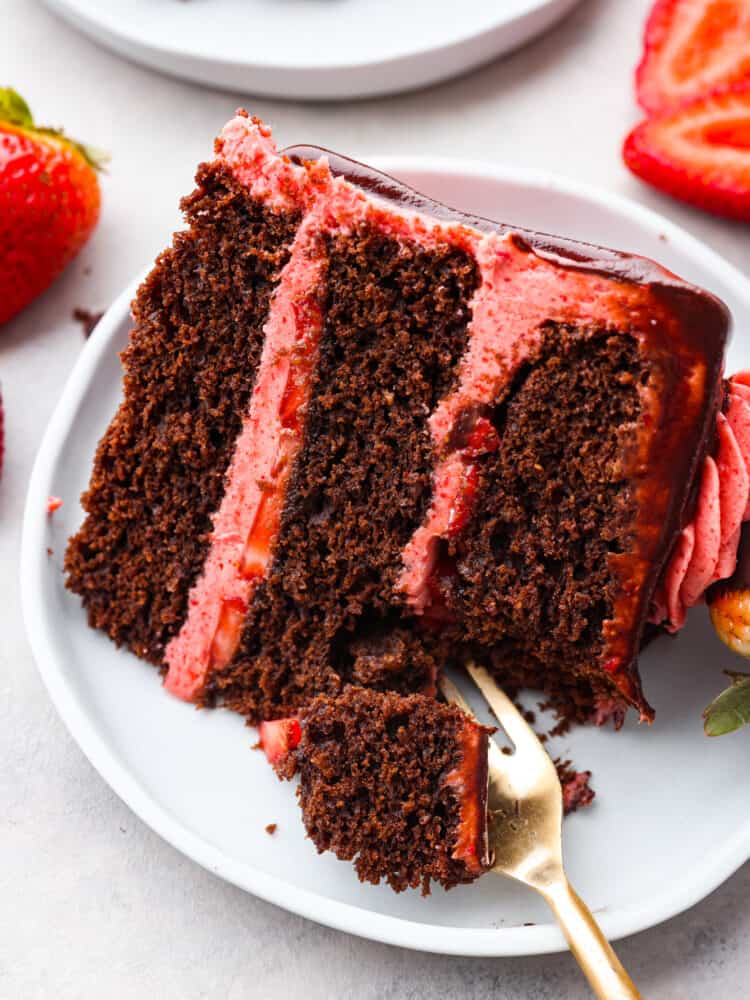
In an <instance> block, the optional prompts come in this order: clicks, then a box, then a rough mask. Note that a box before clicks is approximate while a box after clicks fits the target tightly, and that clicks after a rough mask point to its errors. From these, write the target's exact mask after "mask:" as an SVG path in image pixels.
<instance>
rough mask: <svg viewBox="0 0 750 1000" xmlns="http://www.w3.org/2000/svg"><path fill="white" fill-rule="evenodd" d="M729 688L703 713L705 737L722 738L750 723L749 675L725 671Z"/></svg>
mask: <svg viewBox="0 0 750 1000" xmlns="http://www.w3.org/2000/svg"><path fill="white" fill-rule="evenodd" d="M724 673H725V674H726V676H727V677H729V679H730V680H731V682H732V683H731V684H730V685H729V687H728V688H727V689H726V690H725V691H722V692H721V694H720V695H719V696H718V697H717V698H714V700H713V701H712V702H711V704H710V705H709V706H708V708H707V709H706V710H705V711H704V713H703V720H704V722H703V729H704V732H705V733H706V736H724V735H725V734H726V733H733V732H734V731H735V730H736V729H739V728H740V726H743V725H746V724H747V723H750V674H742V673H739V672H738V671H735V670H725V671H724Z"/></svg>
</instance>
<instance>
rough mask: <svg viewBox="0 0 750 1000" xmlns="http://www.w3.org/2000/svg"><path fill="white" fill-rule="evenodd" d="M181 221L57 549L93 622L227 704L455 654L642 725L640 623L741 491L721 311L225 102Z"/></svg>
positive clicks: (738, 421)
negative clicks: (300, 143) (69, 528)
mask: <svg viewBox="0 0 750 1000" xmlns="http://www.w3.org/2000/svg"><path fill="white" fill-rule="evenodd" d="M184 208H185V212H186V215H187V220H188V224H189V229H188V230H186V231H185V232H182V233H179V234H177V236H176V237H175V240H174V243H173V245H172V247H171V248H170V249H169V250H167V251H166V252H165V253H164V254H163V255H162V256H161V257H160V258H159V260H158V261H157V263H156V265H155V268H154V270H153V272H152V273H151V275H150V276H149V278H148V279H147V280H146V282H145V283H144V285H143V286H142V288H141V289H140V291H139V293H138V297H137V299H136V303H135V307H134V316H135V325H134V330H133V334H132V338H131V342H130V346H129V347H128V349H127V350H126V352H125V354H124V359H123V360H124V365H125V398H124V402H123V404H122V406H121V408H120V410H119V412H118V414H117V415H116V417H115V419H114V421H113V423H112V425H111V426H110V428H109V430H108V431H107V433H106V435H105V437H104V439H103V441H102V443H101V445H100V447H99V451H98V453H97V457H96V460H95V466H94V473H93V477H92V481H91V485H90V487H89V490H88V492H87V493H86V494H85V496H84V498H83V505H84V508H85V510H86V514H87V516H86V519H85V521H84V523H83V526H82V527H81V529H80V531H79V532H78V534H77V535H76V536H75V537H74V538H73V539H72V540H71V542H70V545H69V548H68V552H67V558H66V567H67V573H68V585H69V587H70V588H71V589H72V590H73V591H75V592H76V593H78V594H80V595H81V597H82V598H83V601H84V604H85V606H86V608H87V609H88V614H89V620H90V622H91V624H92V625H93V626H95V627H97V628H102V629H104V630H105V631H106V632H107V633H108V634H109V635H110V636H112V638H113V639H115V641H117V642H119V643H124V644H126V645H127V646H129V647H130V648H131V649H132V650H134V651H135V652H136V653H137V654H138V655H140V656H144V657H146V658H148V659H150V660H151V661H152V662H154V663H156V664H157V665H159V666H160V667H161V668H162V669H163V670H164V671H165V674H166V681H165V683H166V687H167V688H168V690H170V691H171V692H173V693H174V694H176V695H178V696H180V697H182V698H185V699H188V700H192V701H196V702H199V703H203V704H210V703H214V702H216V701H217V700H220V701H222V702H223V703H224V704H227V705H229V706H231V707H233V708H235V709H237V710H239V711H241V712H244V713H245V714H246V715H247V716H248V717H249V718H250V719H251V720H253V721H257V720H260V719H271V718H279V717H282V716H286V715H291V714H294V713H295V712H296V711H298V709H299V708H300V707H301V706H304V705H305V704H307V703H308V702H309V701H310V699H311V698H312V697H314V696H315V695H318V694H321V693H323V694H329V695H336V694H338V693H340V691H341V690H342V689H343V688H344V686H345V685H346V684H350V683H351V684H355V685H360V686H368V687H372V688H375V689H380V690H394V691H398V692H401V693H408V692H415V691H419V692H425V693H434V691H435V680H436V676H437V673H438V671H439V670H440V669H441V667H442V666H443V665H444V664H445V663H447V662H455V661H457V660H459V659H460V658H461V657H462V656H464V655H465V654H466V653H467V652H470V653H471V654H472V655H473V656H475V657H477V658H479V659H481V660H483V661H484V662H486V663H488V664H490V665H492V666H493V668H494V670H495V671H496V673H497V675H498V677H499V678H500V679H501V680H502V681H503V682H504V683H505V684H506V685H508V686H509V687H520V686H525V685H533V686H535V687H538V688H541V689H543V690H544V691H545V692H546V693H547V695H548V696H549V698H550V699H551V700H552V701H553V702H554V703H555V705H556V706H557V707H558V709H559V710H560V711H561V712H563V713H564V714H566V715H567V716H568V717H571V718H578V719H585V718H590V717H594V718H596V719H597V720H598V721H603V720H604V719H605V718H611V717H614V718H615V720H616V721H619V720H620V719H621V718H622V716H623V714H624V711H625V709H626V708H627V706H633V707H634V708H636V709H637V711H638V712H639V714H640V716H641V718H644V719H650V718H651V716H652V712H651V709H650V707H649V706H648V703H647V702H646V700H645V698H644V696H643V693H642V691H641V685H640V681H639V677H638V671H637V667H636V659H637V655H638V651H639V648H640V646H641V644H642V641H643V639H644V635H646V634H647V632H653V631H656V630H659V629H664V628H667V629H674V628H675V627H678V626H679V624H680V623H681V614H682V613H683V612H684V608H685V607H688V606H689V605H690V603H694V602H695V600H697V599H698V598H699V597H700V593H701V592H702V591H701V588H703V589H705V586H707V585H708V583H710V581H711V579H713V578H716V574H720V575H728V572H729V571H731V565H732V561H733V558H734V552H736V538H737V533H738V532H737V529H738V525H739V520H738V517H739V519H740V520H741V519H742V517H744V509H745V506H746V503H747V483H748V477H747V471H746V468H747V464H748V462H749V461H750V451H748V452H747V453H746V451H743V448H744V444H743V445H741V446H740V445H738V441H741V442H743V441H746V440H750V435H748V433H747V431H748V430H749V429H750V407H747V406H746V407H744V408H743V407H741V406H740V405H739V403H735V402H732V403H731V404H730V403H729V402H728V400H729V394H728V393H727V391H726V387H725V384H724V383H723V382H722V380H721V372H722V362H723V354H724V346H725V340H726V334H727V326H728V317H727V313H726V310H725V309H724V307H723V306H722V305H721V304H720V303H719V302H717V300H716V299H714V298H713V297H712V296H710V295H708V294H707V293H705V292H702V291H700V290H698V289H695V288H693V287H692V286H690V285H688V284H686V283H685V282H683V281H681V280H679V279H678V278H676V277H674V276H673V275H672V274H670V273H668V272H667V271H665V270H664V269H662V268H661V267H659V266H658V265H656V264H653V263H651V262H649V261H646V260H643V259H641V258H636V257H632V256H629V255H626V254H620V253H616V252H613V251H607V250H600V249H597V248H594V247H590V246H586V245H583V244H579V243H571V242H568V241H564V240H560V239H557V238H553V237H549V236H541V235H539V234H535V233H530V232H527V231H524V230H521V229H518V228H514V227H511V226H506V225H501V224H499V223H494V222H489V221H487V220H484V219H480V218H475V217H472V216H467V215H464V214H462V213H460V212H457V211H454V210H452V209H449V208H447V207H446V206H444V205H440V204H438V203H436V202H433V201H430V200H429V199H426V198H424V197H422V196H421V195H418V194H417V193H416V192H414V191H412V190H410V189H408V188H405V187H404V186H403V185H401V184H399V183H398V182H396V181H394V180H392V179H390V178H388V177H385V176H384V175H381V174H378V173H376V172H374V171H372V170H370V169H369V168H366V167H363V166H362V165H360V164H356V163H354V162H353V161H350V160H346V159H344V158H342V157H339V156H336V155H334V154H330V153H326V152H325V151H323V150H319V149H315V148H311V147H296V148H293V149H289V150H287V151H286V155H280V154H278V153H277V151H276V148H275V146H274V144H273V142H272V139H271V136H270V133H269V131H268V129H267V128H266V127H265V126H263V125H262V124H261V123H260V122H258V121H257V120H255V119H252V118H250V117H248V116H246V115H245V114H239V115H238V116H237V117H236V118H234V119H233V120H232V121H231V122H230V123H229V124H228V125H227V126H226V127H225V129H224V130H223V132H222V135H221V137H220V139H219V140H218V142H217V156H216V159H215V160H214V161H213V162H212V163H210V164H208V165H205V166H203V167H201V168H200V171H199V174H198V188H197V190H196V192H195V193H194V194H193V195H191V196H190V197H189V198H188V199H186V201H185V202H184ZM738 395H741V393H739V390H737V391H736V392H735V393H734V396H732V400H734V398H735V397H736V396H738ZM724 411H726V415H725V413H724ZM740 473H742V475H740ZM743 475H744V479H743V478H742V476H743ZM743 483H744V490H745V492H744V494H743V496H742V498H741V499H742V503H739V502H738V501H737V497H738V496H739V495H740V494H741V493H742V490H743V485H742V484H743ZM740 508H741V509H740ZM717 532H718V535H717ZM717 539H718V541H717ZM683 571H684V572H683ZM683 584H684V586H683Z"/></svg>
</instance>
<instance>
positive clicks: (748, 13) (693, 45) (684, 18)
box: [636, 0, 750, 114]
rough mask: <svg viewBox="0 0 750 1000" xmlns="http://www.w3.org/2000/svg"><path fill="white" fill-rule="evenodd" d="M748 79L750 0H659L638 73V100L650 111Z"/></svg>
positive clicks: (646, 31)
mask: <svg viewBox="0 0 750 1000" xmlns="http://www.w3.org/2000/svg"><path fill="white" fill-rule="evenodd" d="M748 78H750V2H748V0H657V2H656V3H655V4H654V6H653V8H652V10H651V14H650V16H649V19H648V21H647V23H646V30H645V34H644V40H643V58H642V59H641V64H640V66H639V67H638V70H637V72H636V88H637V91H638V101H639V102H640V104H641V107H643V108H644V109H645V110H646V111H647V112H648V113H649V114H661V113H663V112H665V111H667V110H669V109H671V108H674V107H676V106H677V105H678V104H682V103H684V102H685V101H687V100H692V99H693V98H695V97H698V96H699V95H701V94H706V93H708V92H709V91H710V90H715V89H716V88H717V87H720V86H721V87H724V86H727V85H729V84H733V83H737V82H740V81H745V80H747V79H748Z"/></svg>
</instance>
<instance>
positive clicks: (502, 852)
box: [440, 662, 642, 1000]
mask: <svg viewBox="0 0 750 1000" xmlns="http://www.w3.org/2000/svg"><path fill="white" fill-rule="evenodd" d="M467 671H468V673H469V675H470V677H471V679H472V680H473V681H474V683H475V684H476V686H477V687H478V688H479V690H480V691H481V692H482V694H483V695H484V698H485V700H486V701H487V703H488V704H489V706H490V708H491V709H492V711H493V712H494V714H495V716H496V717H497V720H498V722H499V723H500V725H501V726H502V728H503V729H504V730H505V732H506V734H507V736H508V738H509V739H510V740H511V742H512V743H513V745H514V747H515V753H514V754H511V755H508V754H504V753H502V751H501V750H500V747H499V746H498V745H497V743H495V741H494V740H492V739H491V740H490V741H489V790H488V796H487V812H488V822H487V827H488V840H489V847H490V856H491V859H492V869H491V870H492V871H493V872H495V873H496V874H497V875H506V876H508V877H509V878H512V879H515V880H516V881H517V882H522V883H523V884H524V885H528V886H530V887H531V888H532V889H536V891H537V892H538V893H540V895H542V896H543V897H544V899H545V900H546V901H547V903H548V904H549V905H550V907H551V909H552V912H553V913H554V914H555V917H556V919H557V922H558V924H559V925H560V928H561V929H562V932H563V934H564V935H565V937H566V939H567V941H568V944H569V945H570V950H571V951H572V952H573V955H574V956H575V958H576V960H577V962H578V964H579V965H580V966H581V969H582V970H583V972H584V974H585V976H586V978H587V979H588V981H589V985H590V986H591V988H592V990H593V991H594V993H595V995H596V996H597V997H599V998H600V1000H642V998H641V994H640V993H639V992H638V990H637V989H636V987H635V985H634V983H633V981H632V979H631V978H630V976H629V975H628V974H627V972H626V971H625V969H624V968H623V966H622V964H621V963H620V960H619V959H618V957H617V955H615V953H614V951H613V950H612V947H611V945H610V944H609V942H608V941H607V939H606V938H605V937H604V935H603V934H602V932H601V930H600V929H599V927H598V925H597V923H596V921H595V920H594V918H593V916H592V915H591V912H590V911H589V909H588V907H587V906H586V904H585V903H584V902H583V901H582V900H581V899H580V897H579V896H578V895H577V893H576V892H575V890H574V889H573V887H572V886H571V884H570V883H569V882H568V879H567V876H566V875H565V870H564V868H563V861H562V789H561V787H560V779H559V777H558V775H557V770H556V769H555V765H554V764H553V763H552V760H551V759H550V756H549V754H548V753H547V751H546V750H545V749H544V747H543V746H542V744H541V743H540V742H539V740H538V739H537V737H536V735H535V734H534V732H533V730H532V729H531V727H530V726H529V725H528V723H527V722H526V721H525V719H524V718H523V716H522V715H521V713H520V712H519V711H518V709H517V708H516V707H515V705H514V704H513V702H512V701H511V700H510V698H508V696H507V695H506V694H504V693H503V692H502V691H501V690H500V688H499V687H498V686H497V684H496V683H495V681H494V680H493V679H492V677H491V676H490V675H489V674H488V673H487V671H486V670H485V669H484V667H481V666H478V665H477V664H475V663H471V662H470V663H468V664H467ZM440 686H441V691H442V692H443V695H444V696H445V698H446V700H447V701H450V702H453V703H454V704H456V705H458V706H459V708H462V709H463V710H464V711H465V712H467V713H468V714H469V715H473V714H474V713H473V712H472V710H471V708H469V706H468V704H467V703H466V701H465V700H464V698H463V697H462V695H461V693H460V692H459V690H458V688H457V687H456V686H455V685H454V684H453V683H452V682H451V681H450V680H449V679H448V678H447V677H444V678H443V679H442V680H441V682H440Z"/></svg>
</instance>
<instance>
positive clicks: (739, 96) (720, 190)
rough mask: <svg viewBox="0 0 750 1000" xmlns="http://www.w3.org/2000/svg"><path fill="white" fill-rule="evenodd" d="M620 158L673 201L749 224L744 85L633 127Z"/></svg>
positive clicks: (748, 114)
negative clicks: (688, 203)
mask: <svg viewBox="0 0 750 1000" xmlns="http://www.w3.org/2000/svg"><path fill="white" fill-rule="evenodd" d="M623 158H624V160H625V163H626V164H627V166H628V167H629V168H630V169H631V170H632V171H633V173H634V174H636V175H637V176H638V177H640V178H641V179H642V180H644V181H646V183H648V184H652V185H653V186H654V187H656V188H659V189H660V190H661V191H665V192H666V193H667V194H669V195H671V196H672V197H673V198H679V199H680V200H682V201H687V202H690V203H691V204H692V205H696V206H697V207H698V208H702V209H705V210H706V211H707V212H714V213H715V214H717V215H724V216H728V217H729V218H731V219H740V220H742V221H745V222H750V81H748V82H747V83H745V84H743V85H737V86H734V87H730V88H727V89H726V90H720V91H714V92H713V93H711V94H709V95H708V96H706V97H700V98H698V99H697V100H695V101H691V102H690V103H689V104H686V105H684V106H682V107H680V108H677V109H676V110H675V111H671V112H669V113H667V114H664V115H659V116H657V117H655V118H652V119H651V120H650V121H646V122H643V123H642V124H640V125H638V126H637V127H636V128H635V129H633V131H632V132H631V133H630V135H629V136H628V137H627V139H626V140H625V146H624V148H623Z"/></svg>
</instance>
